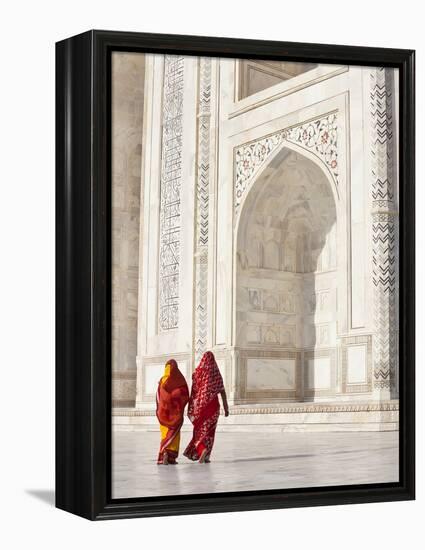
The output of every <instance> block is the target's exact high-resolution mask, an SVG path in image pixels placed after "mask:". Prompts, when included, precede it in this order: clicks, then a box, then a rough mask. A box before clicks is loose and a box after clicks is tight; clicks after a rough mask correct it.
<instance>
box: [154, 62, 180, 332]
mask: <svg viewBox="0 0 425 550" xmlns="http://www.w3.org/2000/svg"><path fill="white" fill-rule="evenodd" d="M183 85H184V58H183V57H181V56H174V55H166V56H165V62H164V86H163V98H162V102H163V103H162V159H161V187H160V193H161V196H160V219H159V225H160V232H159V275H158V276H159V281H158V288H159V292H158V300H159V303H158V328H159V331H160V332H163V331H167V330H171V329H175V328H178V326H179V275H180V226H181V220H180V188H181V180H182V136H183Z"/></svg>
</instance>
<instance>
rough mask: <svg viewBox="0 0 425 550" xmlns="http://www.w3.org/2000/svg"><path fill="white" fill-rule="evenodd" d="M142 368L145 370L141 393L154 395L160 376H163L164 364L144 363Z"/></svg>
mask: <svg viewBox="0 0 425 550" xmlns="http://www.w3.org/2000/svg"><path fill="white" fill-rule="evenodd" d="M143 369H144V371H145V376H144V382H145V385H144V388H143V393H145V394H146V395H155V393H156V390H157V388H158V382H159V380H160V378H161V376H163V374H164V364H163V363H155V364H151V365H145V366H144V367H143Z"/></svg>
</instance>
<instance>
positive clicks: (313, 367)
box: [307, 357, 332, 390]
mask: <svg viewBox="0 0 425 550" xmlns="http://www.w3.org/2000/svg"><path fill="white" fill-rule="evenodd" d="M331 380H332V377H331V361H330V358H329V357H315V358H314V359H308V360H307V386H308V388H311V389H315V390H325V389H329V388H331V387H332V381H331Z"/></svg>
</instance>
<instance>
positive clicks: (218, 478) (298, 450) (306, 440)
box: [112, 431, 398, 498]
mask: <svg viewBox="0 0 425 550" xmlns="http://www.w3.org/2000/svg"><path fill="white" fill-rule="evenodd" d="M189 439H190V433H188V432H184V433H182V441H181V447H180V452H181V451H182V450H184V448H185V446H186V444H187V442H188V440H189ZM158 444H159V432H158V433H155V432H149V431H133V432H131V431H115V432H113V457H112V458H113V465H112V469H113V473H112V489H113V497H114V498H131V497H145V496H163V495H177V494H194V493H211V492H216V493H218V492H225V491H248V490H253V489H257V490H258V489H278V488H294V487H314V486H325V485H345V484H357V483H385V482H394V481H398V432H358V433H356V432H354V433H353V432H350V433H281V434H276V433H261V432H250V433H217V434H216V442H215V446H214V450H213V454H212V457H211V459H212V462H211V463H210V464H199V463H197V462H195V463H194V462H190V461H188V460H187V459H186V458H185V457H184V456H180V457H179V464H178V465H177V466H157V465H156V454H157V451H158Z"/></svg>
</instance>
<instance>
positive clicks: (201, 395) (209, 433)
mask: <svg viewBox="0 0 425 550" xmlns="http://www.w3.org/2000/svg"><path fill="white" fill-rule="evenodd" d="M218 394H220V395H221V398H222V400H223V408H224V414H225V416H229V406H228V404H227V397H226V391H225V389H224V384H223V378H222V377H221V374H220V371H219V370H218V366H217V363H216V361H215V358H214V354H213V353H212V352H211V351H207V352H206V353H204V355H203V356H202V359H201V362H200V363H199V365H198V366H197V367H196V369H195V372H194V373H193V376H192V391H191V394H190V400H189V410H188V416H189V419H190V421H191V422H192V424H193V437H192V440H191V441H190V443H189V445H188V446H187V447H186V449H185V451H184V453H183V454H184V455H185V456H186V457H187V458H189V459H190V460H199V462H201V463H203V462H210V456H211V451H212V448H213V445H214V437H215V429H216V427H217V422H218V418H219V416H220V404H219V401H218Z"/></svg>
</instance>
